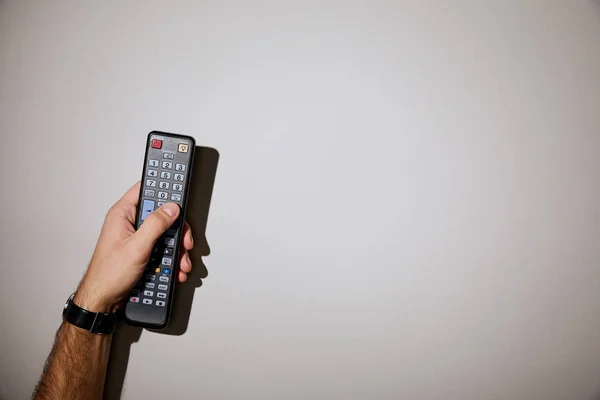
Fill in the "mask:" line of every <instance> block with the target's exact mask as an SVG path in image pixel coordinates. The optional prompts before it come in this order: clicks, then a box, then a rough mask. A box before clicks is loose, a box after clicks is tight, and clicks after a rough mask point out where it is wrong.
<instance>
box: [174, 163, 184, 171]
mask: <svg viewBox="0 0 600 400" xmlns="http://www.w3.org/2000/svg"><path fill="white" fill-rule="evenodd" d="M175 169H176V170H177V171H181V172H183V171H185V164H175Z"/></svg>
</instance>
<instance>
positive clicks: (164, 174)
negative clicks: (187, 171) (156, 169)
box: [160, 171, 171, 179]
mask: <svg viewBox="0 0 600 400" xmlns="http://www.w3.org/2000/svg"><path fill="white" fill-rule="evenodd" d="M160 177H161V179H171V173H170V172H167V171H160Z"/></svg>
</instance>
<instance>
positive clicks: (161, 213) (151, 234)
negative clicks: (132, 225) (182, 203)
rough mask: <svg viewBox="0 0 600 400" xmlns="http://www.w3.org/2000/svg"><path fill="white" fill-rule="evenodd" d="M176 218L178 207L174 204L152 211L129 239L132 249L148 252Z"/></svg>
mask: <svg viewBox="0 0 600 400" xmlns="http://www.w3.org/2000/svg"><path fill="white" fill-rule="evenodd" d="M178 216H179V206H178V205H177V204H176V203H167V204H164V205H163V206H161V207H160V208H158V209H156V210H154V212H153V213H152V214H150V215H148V217H147V218H146V219H145V220H144V222H143V223H142V226H140V228H139V229H138V230H137V232H136V233H134V234H133V236H132V237H131V239H132V242H133V243H134V245H133V246H134V248H137V249H140V250H141V249H144V250H148V251H150V250H151V249H152V246H154V243H156V241H157V240H158V239H159V238H160V236H161V235H162V234H163V233H165V232H166V231H167V229H169V228H170V227H171V225H173V223H174V222H175V220H176V219H177V217H178Z"/></svg>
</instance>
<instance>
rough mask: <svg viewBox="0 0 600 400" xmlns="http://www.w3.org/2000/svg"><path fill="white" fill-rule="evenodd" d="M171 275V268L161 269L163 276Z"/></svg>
mask: <svg viewBox="0 0 600 400" xmlns="http://www.w3.org/2000/svg"><path fill="white" fill-rule="evenodd" d="M170 273H171V268H163V274H165V275H169V274H170Z"/></svg>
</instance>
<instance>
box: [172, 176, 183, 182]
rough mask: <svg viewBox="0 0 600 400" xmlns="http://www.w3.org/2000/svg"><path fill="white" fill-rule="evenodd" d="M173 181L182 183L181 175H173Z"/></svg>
mask: <svg viewBox="0 0 600 400" xmlns="http://www.w3.org/2000/svg"><path fill="white" fill-rule="evenodd" d="M173 179H175V180H176V181H179V182H183V174H175V175H174V176H173Z"/></svg>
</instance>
